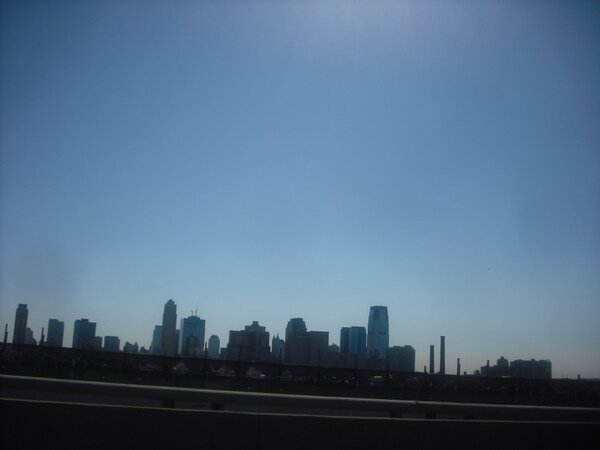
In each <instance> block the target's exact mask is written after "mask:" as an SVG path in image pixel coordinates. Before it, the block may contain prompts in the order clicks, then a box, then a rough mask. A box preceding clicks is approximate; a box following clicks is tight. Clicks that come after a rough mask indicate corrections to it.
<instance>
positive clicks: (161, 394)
mask: <svg viewBox="0 0 600 450" xmlns="http://www.w3.org/2000/svg"><path fill="white" fill-rule="evenodd" d="M6 390H13V391H17V392H18V391H38V392H39V391H41V392H51V393H63V394H67V395H93V396H99V397H105V398H106V397H113V398H114V397H120V398H128V399H146V400H160V401H162V402H163V405H164V406H168V407H174V406H175V402H203V403H208V404H211V405H214V408H215V409H222V408H223V406H224V405H254V406H256V407H257V408H258V407H263V408H264V407H280V408H289V409H291V410H292V411H293V409H298V410H302V413H303V414H305V413H306V411H305V410H311V411H326V413H321V414H331V411H345V412H348V411H352V412H355V413H361V412H363V413H366V412H370V413H373V412H379V413H384V414H386V415H388V416H389V417H402V415H404V414H411V415H413V414H417V415H423V416H424V417H425V418H431V419H433V418H436V417H440V416H445V417H451V418H452V417H456V418H459V419H464V418H467V419H485V420H517V421H518V420H527V421H552V422H595V423H598V424H600V408H573V407H553V406H524V405H498V404H476V403H450V402H429V401H413V400H387V399H371V398H348V397H325V396H314V395H290V394H271V393H258V392H238V391H225V390H211V389H190V388H177V387H165V386H147V385H135V384H122V383H104V382H95V381H79V380H67V379H57V378H40V377H27V376H15V375H0V391H1V392H2V395H3V396H5V395H6V394H7V393H8V392H7V391H6ZM225 409H226V408H225ZM292 413H293V412H292ZM316 414H317V415H318V413H316Z"/></svg>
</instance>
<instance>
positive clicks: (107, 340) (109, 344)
mask: <svg viewBox="0 0 600 450" xmlns="http://www.w3.org/2000/svg"><path fill="white" fill-rule="evenodd" d="M120 349H121V339H119V338H118V337H117V336H104V350H105V351H107V352H118V351H119V350H120Z"/></svg>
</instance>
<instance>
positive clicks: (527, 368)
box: [510, 359, 552, 380]
mask: <svg viewBox="0 0 600 450" xmlns="http://www.w3.org/2000/svg"><path fill="white" fill-rule="evenodd" d="M510 370H511V375H512V376H513V377H514V378H537V379H540V380H550V379H552V363H551V362H550V361H548V360H539V361H536V360H535V359H530V360H522V359H517V360H515V361H511V362H510Z"/></svg>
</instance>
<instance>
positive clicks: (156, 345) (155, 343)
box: [150, 325, 163, 355]
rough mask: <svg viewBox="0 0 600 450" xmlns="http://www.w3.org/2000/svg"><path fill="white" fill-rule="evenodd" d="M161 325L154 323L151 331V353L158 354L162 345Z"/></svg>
mask: <svg viewBox="0 0 600 450" xmlns="http://www.w3.org/2000/svg"><path fill="white" fill-rule="evenodd" d="M162 330H163V328H162V325H154V332H153V333H152V345H150V347H151V348H150V350H151V352H152V354H153V355H160V354H161V350H160V348H161V347H162V332H163V331H162Z"/></svg>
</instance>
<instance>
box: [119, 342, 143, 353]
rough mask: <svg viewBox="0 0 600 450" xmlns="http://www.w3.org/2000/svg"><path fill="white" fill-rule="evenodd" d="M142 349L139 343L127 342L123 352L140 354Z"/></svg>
mask: <svg viewBox="0 0 600 450" xmlns="http://www.w3.org/2000/svg"><path fill="white" fill-rule="evenodd" d="M139 351H140V349H139V347H138V343H137V342H135V343H133V344H132V343H131V342H125V345H124V346H123V352H124V353H139Z"/></svg>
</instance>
